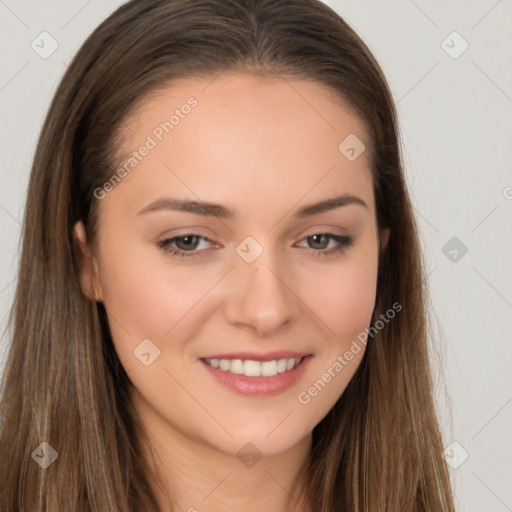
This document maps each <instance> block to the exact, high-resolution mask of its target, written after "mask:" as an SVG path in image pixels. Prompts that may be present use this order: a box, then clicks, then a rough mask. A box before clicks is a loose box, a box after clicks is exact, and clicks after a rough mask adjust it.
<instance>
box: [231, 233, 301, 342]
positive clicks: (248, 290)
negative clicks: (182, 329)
mask: <svg viewBox="0 0 512 512" xmlns="http://www.w3.org/2000/svg"><path fill="white" fill-rule="evenodd" d="M258 245H259V244H258ZM259 247H260V249H258V247H257V246H256V245H255V244H254V241H252V240H248V241H247V242H246V244H244V242H242V243H241V244H240V245H239V247H238V248H237V253H238V256H237V257H236V258H237V260H236V264H235V272H234V273H233V275H232V279H233V280H234V284H233V289H234V290H235V291H234V293H233V294H232V295H231V294H230V297H231V301H230V304H229V308H228V311H229V320H230V321H231V322H232V323H236V324H246V325H249V326H251V327H252V328H254V329H255V330H257V331H258V332H259V333H260V334H261V335H264V334H271V333H272V332H274V331H276V330H277V329H279V328H280V327H281V326H282V325H284V324H286V323H289V322H290V321H292V320H293V319H295V318H297V316H298V314H299V311H300V307H299V300H298V298H297V297H296V296H295V295H294V294H293V292H292V291H291V290H290V288H291V289H293V286H292V283H287V276H286V275H285V274H286V272H284V271H283V270H282V269H284V268H285V263H286V262H284V261H283V260H282V259H281V258H279V254H278V253H277V252H276V248H271V247H265V248H263V247H261V246H259ZM244 250H245V251H246V252H244ZM251 251H252V257H254V255H255V254H258V252H259V255H257V257H256V258H255V259H254V260H252V261H251V258H250V257H247V255H248V254H250V253H251ZM254 251H256V252H254ZM288 278H289V277H288Z"/></svg>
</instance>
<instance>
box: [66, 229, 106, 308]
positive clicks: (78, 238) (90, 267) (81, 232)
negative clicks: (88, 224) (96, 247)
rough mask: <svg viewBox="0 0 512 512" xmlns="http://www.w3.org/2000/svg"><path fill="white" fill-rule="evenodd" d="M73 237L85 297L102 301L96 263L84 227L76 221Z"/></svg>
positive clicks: (101, 290)
mask: <svg viewBox="0 0 512 512" xmlns="http://www.w3.org/2000/svg"><path fill="white" fill-rule="evenodd" d="M73 239H74V242H75V244H76V245H77V247H78V254H79V258H80V259H79V268H80V286H81V288H82V291H83V293H84V295H85V296H86V297H88V298H89V299H91V300H94V301H95V302H102V301H103V289H102V287H101V282H100V279H99V273H98V264H97V261H96V258H95V257H94V255H93V254H92V251H91V249H90V247H89V244H88V241H87V235H86V233H85V227H84V225H83V222H82V221H78V222H77V223H76V224H75V225H74V227H73Z"/></svg>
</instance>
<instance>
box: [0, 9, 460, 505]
mask: <svg viewBox="0 0 512 512" xmlns="http://www.w3.org/2000/svg"><path fill="white" fill-rule="evenodd" d="M398 146H399V143H398V135H397V124H396V114H395V109H394V105H393V101H392V97H391V95H390V92H389V89H388V86H387V84H386V81H385V78H384V76H383V74H382V71H381V70H380V68H379V66H378V64H377V63H376V61H375V59H374V58H373V56H372V55H371V53H370V52H369V50H368V49H367V47H366V46H365V45H364V43H363V42H362V41H361V40H360V39H359V37H358V36H357V35H356V34H355V33H354V31H353V30H352V29H351V28H350V27H349V26H348V25H347V24H346V23H345V22H344V21H343V20H342V19H341V18H340V17H339V16H338V15H337V14H336V13H335V12H334V11H332V10H331V9H330V8H328V7H327V6H326V5H324V4H322V3H320V2H318V1H316V0H286V1H282V2H273V1H270V0H243V1H235V0H209V1H206V0H205V1H203V0H170V1H157V0H132V1H130V2H128V3H126V4H125V5H123V6H121V7H120V8H119V9H118V10H117V11H116V12H115V13H114V14H112V15H111V16H110V17H109V18H108V19H107V20H106V21H104V22H103V23H102V24H101V25H100V26H99V27H98V28H97V29H96V30H95V31H94V33H93V34H92V35H91V36H90V37H89V38H88V40H87V41H86V42H85V43H84V45H83V46H82V48H81V49H80V50H79V52H78V54H77V55H76V57H75V59H74V60H73V62H72V63H71V65H70V66H69V69H68V70H67V72H66V74H65V76H64V78H63V79H62V82H61V84H60V86H59V88H58V90H57V92H56V95H55V99H54V101H53V103H52V105H51V107H50V110H49V113H48V116H47V118H46V121H45V124H44V126H43V129H42V133H41V138H40V141H39V144H38V147H37V152H36V155H35V158H34V164H33V168H32V173H31V177H30V184H29V191H28V197H27V203H26V204H27V206H26V212H25V219H24V235H23V246H22V254H21V262H20V269H19V277H18V285H17V291H16V297H15V303H14V305H13V309H12V313H11V328H12V348H11V350H10V353H9V359H8V362H7V366H6V370H5V375H4V380H3V384H2V396H1V405H2V413H3V422H2V425H1V429H0V448H1V452H2V454H3V457H2V461H1V463H0V478H1V481H2V482H3V483H4V488H3V489H2V491H1V494H0V508H1V510H6V511H7V510H9V511H10V510H31V511H32V510H33V511H43V510H45V511H46V510H48V511H49V510H52V511H53V510H73V511H89V510H98V511H106V510H118V511H139V510H159V511H164V510H165V511H168V510H169V511H170V510H189V511H193V510H198V511H201V510H205V511H207V510H209V511H215V510H226V509H227V508H229V509H242V508H243V509H244V510H272V511H276V512H280V511H290V510H294V511H295V510H306V511H308V512H310V511H313V510H314V511H322V512H327V511H338V510H340V511H341V510H354V511H363V510H371V511H384V510H389V511H398V510H400V511H427V510H428V511H453V510H454V507H453V502H452V496H451V489H450V482H449V475H448V472H447V468H446V465H445V462H444V460H443V458H442V455H441V453H442V450H443V446H442V439H441V436H440V431H439V426H438V421H437V418H436V413H435V408H434V403H433V397H432V383H431V375H430V370H429V364H428V350H427V341H428V338H427V334H428V329H427V323H426V313H425V310H426V309H425V308H426V299H427V297H428V295H427V292H426V288H425V283H424V282H423V279H424V270H423V265H422V259H421V253H420V246H419V242H418V235H417V229H416V224H415V221H414V218H413V213H412V207H411V204H410V201H409V197H408V193H407V190H406V186H405V182H404V177H403V174H402V168H401V162H400V154H399V147H398Z"/></svg>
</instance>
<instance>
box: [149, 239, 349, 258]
mask: <svg viewBox="0 0 512 512" xmlns="http://www.w3.org/2000/svg"><path fill="white" fill-rule="evenodd" d="M314 236H326V237H327V238H328V239H331V240H335V241H336V242H338V244H339V245H338V246H337V247H334V248H332V249H328V250H323V251H322V250H320V251H319V250H316V249H310V250H311V251H313V253H314V254H315V256H314V257H315V258H324V257H329V256H332V255H334V254H335V253H343V252H344V251H345V250H346V249H348V248H349V247H351V246H352V245H353V244H354V239H353V238H352V237H350V236H343V235H335V234H334V233H314V234H312V235H308V236H306V237H304V238H303V239H302V240H307V239H308V238H312V237H314ZM190 237H195V238H199V239H200V240H206V241H208V242H210V241H211V240H209V239H208V238H206V237H204V236H201V235H196V234H193V233H188V234H186V235H181V236H175V237H173V238H168V239H166V240H162V241H160V242H158V243H157V245H158V246H159V247H160V248H161V249H162V250H163V251H164V252H165V253H166V254H169V255H170V256H173V257H176V258H180V259H181V258H183V259H187V258H195V257H198V256H197V254H198V252H201V251H196V250H194V251H182V250H180V249H176V248H174V247H172V246H171V244H172V243H174V242H175V241H176V240H182V239H184V238H190Z"/></svg>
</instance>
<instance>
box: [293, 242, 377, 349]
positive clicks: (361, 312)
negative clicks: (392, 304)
mask: <svg viewBox="0 0 512 512" xmlns="http://www.w3.org/2000/svg"><path fill="white" fill-rule="evenodd" d="M377 270H378V268H377V257H376V250H375V252H370V253H369V254H368V256H367V257H357V258H356V257H354V258H347V259H346V261H343V262H340V263H339V264H335V265H332V266H330V268H327V267H326V269H325V270H323V271H322V272H318V271H317V272H316V273H315V275H314V276H313V275H311V279H310V280H303V286H304V287H303V290H302V292H301V294H302V296H304V297H307V303H308V304H311V305H312V306H311V309H312V310H313V312H314V313H315V314H316V316H317V317H318V318H319V319H321V320H322V321H323V323H324V324H325V325H326V326H327V328H328V331H326V334H327V335H328V337H329V338H333V339H335V340H336V341H337V342H338V343H340V344H343V345H345V344H350V341H351V340H352V339H353V338H354V337H357V335H358V334H359V333H360V332H361V331H362V330H364V329H365V328H366V327H368V325H369V323H370V320H371V315H372V312H373V309H374V306H375V299H376V284H377ZM309 283H315V284H314V286H311V285H310V284H309ZM329 331H330V335H329Z"/></svg>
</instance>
